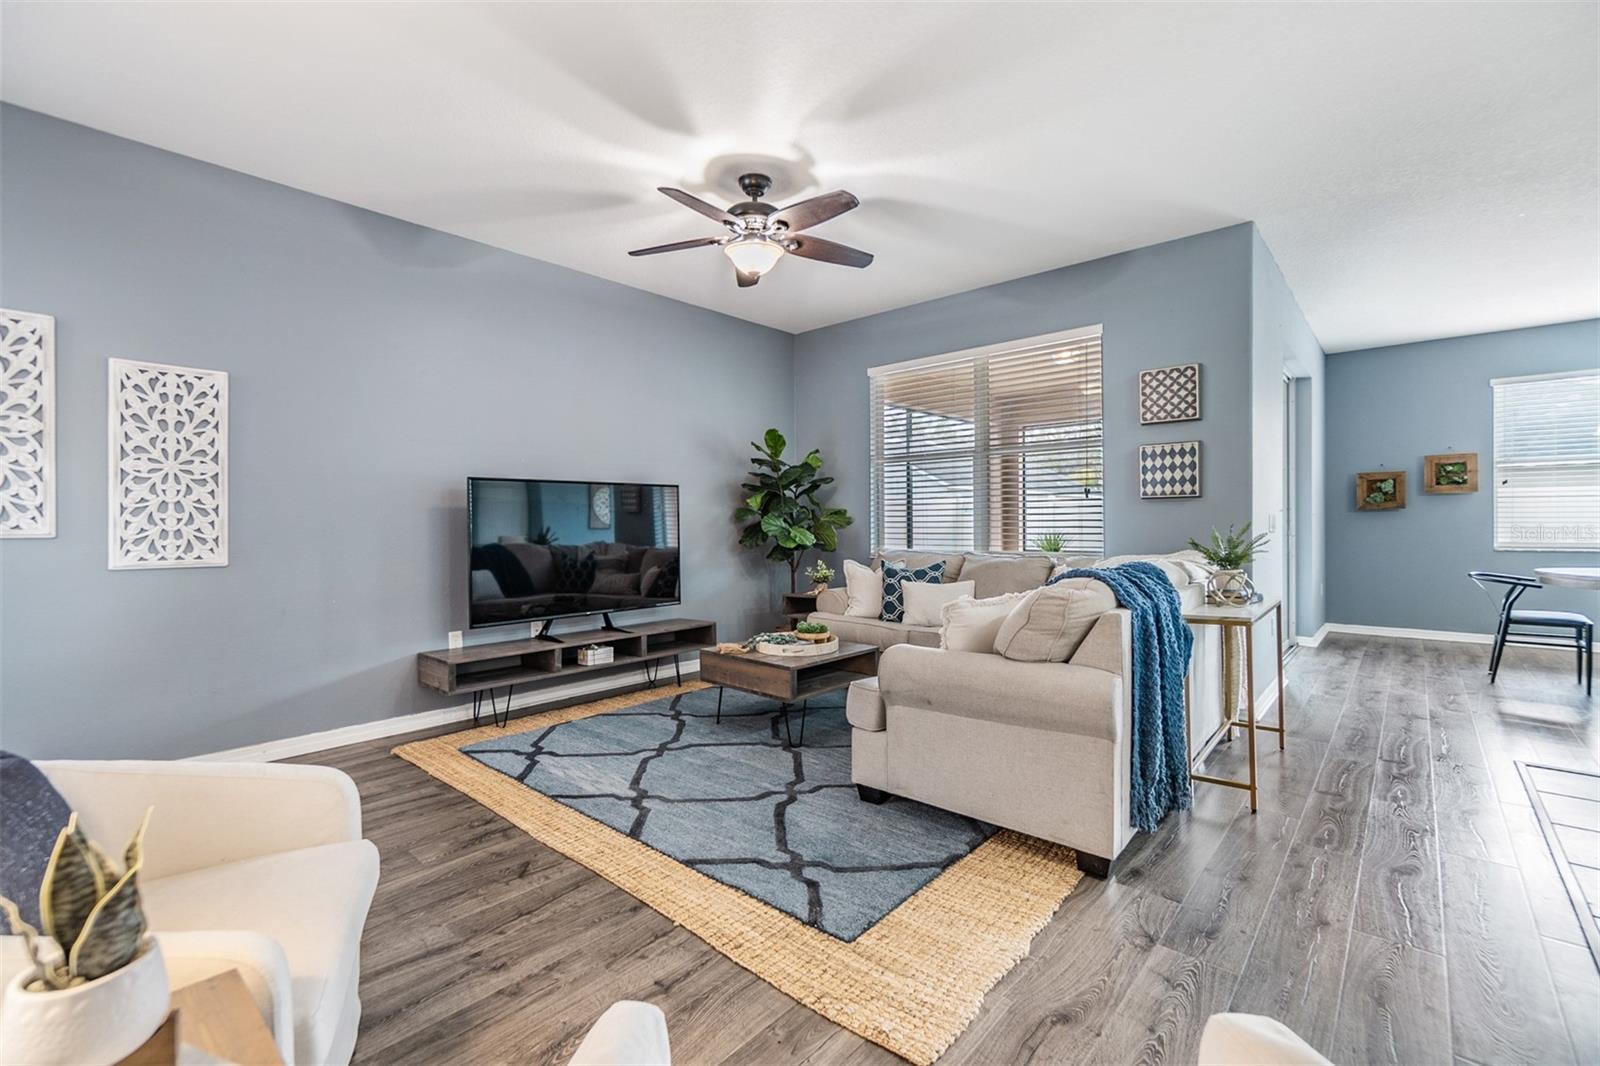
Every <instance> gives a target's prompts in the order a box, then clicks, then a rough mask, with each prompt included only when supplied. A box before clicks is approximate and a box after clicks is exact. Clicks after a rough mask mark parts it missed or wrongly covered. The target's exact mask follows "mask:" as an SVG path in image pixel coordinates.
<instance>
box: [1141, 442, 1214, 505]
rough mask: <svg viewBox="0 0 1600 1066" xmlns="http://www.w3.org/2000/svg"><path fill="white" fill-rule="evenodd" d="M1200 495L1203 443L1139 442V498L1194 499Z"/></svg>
mask: <svg viewBox="0 0 1600 1066" xmlns="http://www.w3.org/2000/svg"><path fill="white" fill-rule="evenodd" d="M1199 495H1200V442H1199V441H1197V440H1182V441H1177V442H1174V443H1172V444H1141V445H1139V498H1140V499H1142V500H1169V499H1190V498H1193V497H1197V496H1199Z"/></svg>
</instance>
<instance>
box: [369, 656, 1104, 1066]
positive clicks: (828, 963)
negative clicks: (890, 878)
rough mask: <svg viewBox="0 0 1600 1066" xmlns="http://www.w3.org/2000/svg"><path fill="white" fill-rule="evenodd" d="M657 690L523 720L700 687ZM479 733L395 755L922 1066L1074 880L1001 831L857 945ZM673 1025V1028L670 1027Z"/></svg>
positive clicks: (1071, 871) (559, 718) (1044, 852)
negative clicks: (514, 768)
mask: <svg viewBox="0 0 1600 1066" xmlns="http://www.w3.org/2000/svg"><path fill="white" fill-rule="evenodd" d="M705 687H707V686H705V685H704V684H702V683H699V682H693V683H689V684H686V685H683V686H680V687H676V688H675V687H672V686H662V687H660V688H657V689H653V690H648V691H644V692H635V693H629V694H627V695H624V696H616V697H612V698H610V699H604V700H597V701H594V702H591V703H585V704H580V705H577V706H574V707H565V708H561V709H559V710H554V711H548V712H545V713H543V714H537V715H529V716H526V717H523V718H519V719H518V720H517V723H516V728H517V729H519V730H526V729H536V728H539V727H541V726H547V725H556V724H559V723H562V722H571V721H577V720H578V719H580V718H587V717H590V716H592V715H597V714H604V713H606V712H607V711H614V710H621V709H624V708H629V707H634V706H637V705H639V704H643V703H648V702H651V701H654V700H660V699H662V698H663V697H664V696H666V697H670V696H672V695H673V694H674V693H677V692H690V691H696V690H698V689H702V688H705ZM505 733H506V731H505V730H503V729H500V728H498V727H496V726H492V725H489V726H482V727H480V728H476V729H468V730H464V731H462V732H459V733H451V734H448V735H446V736H441V737H434V738H432V739H429V740H420V741H416V742H414V743H411V744H406V745H403V746H401V747H398V748H396V749H394V753H395V754H396V755H398V756H400V757H401V758H402V759H405V760H406V761H407V762H410V763H412V764H414V765H416V766H417V767H419V768H421V769H422V770H424V771H425V772H426V773H428V774H429V775H431V776H432V777H435V778H437V779H438V780H440V781H443V782H444V783H445V784H447V785H449V786H451V787H452V788H454V789H456V790H457V791H460V792H462V793H465V794H466V795H468V796H470V797H472V798H473V799H475V800H477V801H478V802H479V803H481V804H483V805H484V806H486V807H488V808H489V809H490V810H492V811H494V812H495V813H497V814H499V815H500V816H501V817H503V818H505V819H507V820H508V821H510V822H511V823H512V824H513V825H516V826H517V827H518V828H520V829H522V830H523V831H524V832H526V833H527V834H528V835H530V836H532V837H533V838H534V839H535V840H538V841H539V842H540V843H542V844H545V845H547V846H548V847H551V848H553V849H555V850H556V851H559V852H561V853H562V854H563V855H565V856H567V857H568V858H570V859H572V860H574V861H576V862H578V863H581V864H582V865H584V866H586V867H588V868H589V869H590V870H593V871H594V872H595V873H597V874H599V875H600V876H601V877H604V878H605V879H606V880H608V881H610V882H611V883H612V884H615V885H616V886H617V887H619V888H621V889H622V890H623V891H625V892H627V893H629V894H630V895H632V896H634V897H636V898H637V899H639V900H640V901H641V902H643V903H645V904H646V905H647V906H649V907H651V908H653V909H654V910H657V911H659V912H660V913H661V914H663V915H665V916H666V917H668V918H670V919H671V920H672V921H673V922H675V923H677V924H678V925H681V926H683V927H684V928H685V929H687V930H689V931H690V932H691V933H694V934H695V935H696V936H698V937H699V938H700V939H702V940H704V941H705V942H706V943H707V944H709V945H711V946H712V947H713V948H715V949H716V950H718V951H720V952H721V953H722V954H724V955H726V956H727V957H728V958H730V959H732V960H733V961H734V962H736V963H738V964H739V965H740V966H742V967H744V968H745V969H746V970H749V971H750V972H751V973H753V974H755V975H756V976H757V977H760V978H761V979H762V980H764V981H766V982H768V983H769V984H771V985H773V986H774V987H775V988H777V989H778V990H780V991H782V992H784V993H786V994H787V995H789V996H792V997H793V998H794V999H796V1000H798V1001H800V1002H801V1003H804V1004H805V1005H806V1006H808V1007H810V1008H811V1009H812V1010H814V1011H816V1012H817V1013H819V1014H821V1015H822V1016H823V1017H825V1018H828V1019H829V1020H831V1021H833V1022H835V1023H837V1024H839V1025H841V1026H843V1027H844V1028H846V1029H849V1030H850V1031H851V1032H853V1033H856V1034H858V1035H860V1036H862V1037H864V1038H866V1039H867V1040H870V1041H872V1042H873V1043H875V1044H879V1045H881V1046H883V1047H885V1048H888V1049H889V1050H890V1051H892V1052H894V1053H895V1054H897V1055H899V1056H901V1057H902V1058H904V1059H906V1060H908V1061H910V1062H913V1063H917V1064H919V1066H924V1064H930V1063H932V1062H933V1061H934V1060H935V1059H937V1058H938V1057H939V1055H940V1054H941V1053H943V1052H944V1050H945V1049H946V1048H947V1047H949V1046H950V1044H951V1042H953V1041H954V1040H955V1038H956V1037H957V1036H959V1035H961V1032H962V1030H964V1029H965V1028H966V1027H967V1026H968V1025H969V1024H971V1022H972V1020H973V1019H974V1018H975V1017H977V1014H978V1010H979V1008H980V1007H981V1006H982V1003H983V997H984V995H985V994H986V993H987V992H988V991H989V989H991V988H993V987H994V985H995V983H996V982H997V981H999V980H1000V978H1001V977H1003V976H1005V974H1006V972H1007V971H1009V970H1010V969H1011V968H1012V967H1013V966H1014V965H1016V963H1017V962H1018V961H1019V960H1021V959H1022V958H1023V956H1025V955H1026V954H1027V953H1028V945H1029V944H1030V943H1031V942H1032V940H1033V937H1034V935H1035V934H1037V933H1038V932H1039V930H1040V929H1042V928H1044V925H1045V923H1046V922H1048V921H1049V920H1050V916H1051V915H1052V914H1054V913H1055V910H1056V908H1057V907H1059V906H1060V905H1061V902H1062V900H1064V899H1066V898H1067V896H1068V895H1070V894H1071V892H1072V890H1073V889H1074V888H1075V887H1077V884H1078V881H1079V879H1080V878H1081V877H1082V876H1083V875H1082V874H1081V873H1080V872H1079V871H1078V868H1077V863H1076V858H1075V856H1074V855H1073V853H1072V850H1071V849H1070V848H1064V847H1061V846H1059V845H1056V844H1051V843H1048V842H1046V841H1042V840H1038V839H1036V838H1033V837H1028V836H1023V835H1022V834H1019V833H1012V832H1009V831H1001V832H999V833H997V834H995V835H994V836H992V837H990V838H989V839H988V840H986V841H985V842H983V843H982V844H980V845H978V847H977V848H975V849H974V850H973V851H972V852H971V853H970V854H968V855H967V856H966V857H965V858H962V859H959V860H957V861H956V862H955V863H954V864H952V865H951V866H950V867H949V868H948V869H946V870H945V871H944V872H943V873H941V874H939V875H938V876H937V877H936V878H934V879H933V880H932V881H930V882H929V883H928V884H927V885H925V886H924V887H923V888H921V889H920V890H918V891H917V892H916V893H915V894H914V895H912V896H911V897H910V898H908V899H906V901H905V902H904V903H901V904H900V905H899V906H898V907H896V908H895V909H894V910H892V911H890V912H889V913H888V914H887V915H886V916H885V917H884V918H883V919H882V920H881V921H879V922H878V923H877V924H875V925H873V926H872V927H871V928H869V929H867V930H866V931H865V932H864V933H862V934H861V935H860V936H858V937H857V938H856V939H855V940H853V941H849V942H846V941H843V940H839V939H836V938H835V937H832V936H830V935H828V934H827V933H825V932H822V931H821V930H819V929H816V928H813V927H811V926H808V925H806V924H805V923H804V922H802V921H800V920H799V919H797V918H795V917H793V916H791V915H789V914H786V913H784V912H783V911H780V910H778V909H777V908H775V907H772V906H770V905H769V904H767V903H764V902H762V901H761V900H758V899H756V898H755V897H753V896H750V895H746V894H745V893H744V892H741V891H739V890H738V889H737V888H734V887H732V886H730V885H726V884H723V883H721V882H719V881H716V880H713V879H712V878H710V877H708V876H706V875H705V874H703V873H700V872H699V871H698V870H695V869H693V868H691V867H689V866H686V865H684V864H683V863H680V862H678V861H677V860H676V859H673V858H671V857H669V856H667V855H665V854H663V853H662V852H659V851H656V850H655V849H653V848H651V847H649V846H648V845H646V844H643V843H641V842H639V841H637V840H634V839H631V838H630V837H629V836H627V835H626V834H624V833H621V832H618V831H617V830H615V829H612V828H611V827H610V826H607V825H605V824H603V823H601V822H598V821H596V820H594V819H592V818H590V817H588V816H587V815H584V814H582V813H580V812H578V811H576V810H574V809H572V808H571V807H568V806H565V805H564V804H562V803H560V802H559V801H557V800H554V799H551V798H549V797H548V796H544V795H541V794H540V793H538V792H536V791H534V790H533V789H531V788H529V787H527V786H526V785H523V784H521V783H519V782H518V781H516V780H514V779H512V778H510V777H507V776H506V775H505V774H503V773H500V772H498V771H496V770H494V769H492V768H491V767H489V766H485V765H484V764H483V763H481V762H478V761H477V760H475V759H473V758H471V757H469V756H467V755H465V754H463V753H462V752H461V749H462V748H463V747H466V746H467V745H470V744H474V743H478V742H480V741H485V740H490V739H493V738H495V737H497V736H504V735H505ZM669 1021H670V1020H669Z"/></svg>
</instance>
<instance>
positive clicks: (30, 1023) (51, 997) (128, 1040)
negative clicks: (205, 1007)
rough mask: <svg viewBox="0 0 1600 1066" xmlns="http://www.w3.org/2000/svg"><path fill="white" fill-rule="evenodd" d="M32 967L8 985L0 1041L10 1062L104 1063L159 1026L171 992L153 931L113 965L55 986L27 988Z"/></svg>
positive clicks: (46, 1065) (48, 1065)
mask: <svg viewBox="0 0 1600 1066" xmlns="http://www.w3.org/2000/svg"><path fill="white" fill-rule="evenodd" d="M30 976H32V975H31V974H30V973H21V974H18V975H17V976H16V977H14V978H12V980H11V982H10V984H8V985H7V986H6V998H5V1003H4V1004H0V1047H3V1048H5V1053H4V1059H5V1062H6V1063H7V1064H8V1066H69V1064H70V1066H109V1064H111V1063H114V1062H118V1061H120V1060H121V1059H124V1058H126V1057H127V1056H128V1055H131V1054H132V1053H133V1052H135V1051H137V1050H138V1049H139V1047H140V1046H141V1045H142V1044H143V1043H144V1042H145V1041H146V1040H149V1039H150V1037H151V1036H152V1035H153V1034H154V1033H155V1031H156V1030H157V1029H159V1028H161V1023H162V1022H164V1021H166V1018H167V1011H168V1008H169V1007H170V1005H171V1000H172V996H171V993H170V992H169V991H168V989H167V966H166V963H165V962H164V961H163V960H162V957H161V945H160V944H158V943H157V942H156V941H155V939H154V938H151V939H149V940H148V941H147V942H146V947H145V949H144V953H143V954H142V955H140V956H139V957H138V958H136V959H134V960H133V961H132V962H130V963H129V964H128V965H126V966H124V967H123V968H122V969H120V970H118V971H116V972H115V973H110V974H107V975H106V976H104V977H101V978H97V979H96V980H93V981H89V982H88V983H86V984H81V985H78V986H77V987H76V988H68V989H63V990H62V991H59V992H29V991H27V990H26V989H24V988H23V987H22V985H23V982H24V981H26V980H27V979H28V978H29V977H30Z"/></svg>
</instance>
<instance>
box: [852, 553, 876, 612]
mask: <svg viewBox="0 0 1600 1066" xmlns="http://www.w3.org/2000/svg"><path fill="white" fill-rule="evenodd" d="M844 592H845V595H846V596H848V597H849V598H850V602H849V603H848V604H846V605H845V609H844V613H845V616H846V617H847V618H876V617H878V616H879V615H880V614H882V613H883V571H882V570H869V569H867V568H866V567H865V566H862V565H861V564H860V563H858V562H856V561H855V560H854V559H846V560H845V561H844Z"/></svg>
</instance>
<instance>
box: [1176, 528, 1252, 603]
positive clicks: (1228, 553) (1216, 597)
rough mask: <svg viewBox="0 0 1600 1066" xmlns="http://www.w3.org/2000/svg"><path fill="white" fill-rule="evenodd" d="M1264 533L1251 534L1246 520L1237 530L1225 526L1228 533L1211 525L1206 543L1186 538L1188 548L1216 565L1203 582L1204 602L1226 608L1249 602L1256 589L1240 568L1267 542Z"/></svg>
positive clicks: (1248, 562) (1247, 564) (1248, 563)
mask: <svg viewBox="0 0 1600 1066" xmlns="http://www.w3.org/2000/svg"><path fill="white" fill-rule="evenodd" d="M1268 536H1269V535H1268V534H1266V533H1261V534H1258V535H1257V536H1254V537H1252V536H1251V535H1250V523H1249V522H1246V523H1245V524H1244V528H1243V529H1241V530H1239V531H1238V532H1234V529H1233V527H1232V526H1229V527H1228V532H1227V533H1225V534H1223V533H1218V532H1217V531H1216V529H1214V528H1213V529H1212V530H1211V542H1210V543H1209V544H1202V543H1201V542H1200V541H1198V540H1194V539H1193V538H1190V540H1189V547H1191V548H1193V549H1194V550H1195V551H1197V552H1199V553H1200V554H1201V556H1202V557H1203V558H1204V559H1205V561H1206V562H1208V563H1210V564H1211V565H1212V566H1214V567H1216V570H1215V571H1214V572H1213V573H1212V575H1211V577H1210V578H1209V579H1208V580H1207V581H1206V600H1207V601H1209V602H1211V603H1215V604H1222V605H1225V606H1229V607H1240V606H1243V605H1244V604H1247V603H1249V602H1250V601H1251V599H1252V598H1253V597H1254V596H1255V594H1256V588H1255V585H1253V584H1251V582H1250V575H1249V574H1247V573H1245V572H1244V568H1245V567H1246V566H1249V565H1250V562H1251V560H1253V559H1254V558H1255V557H1256V556H1257V555H1259V554H1260V553H1261V546H1262V545H1263V544H1265V543H1266V542H1267V539H1268Z"/></svg>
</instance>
